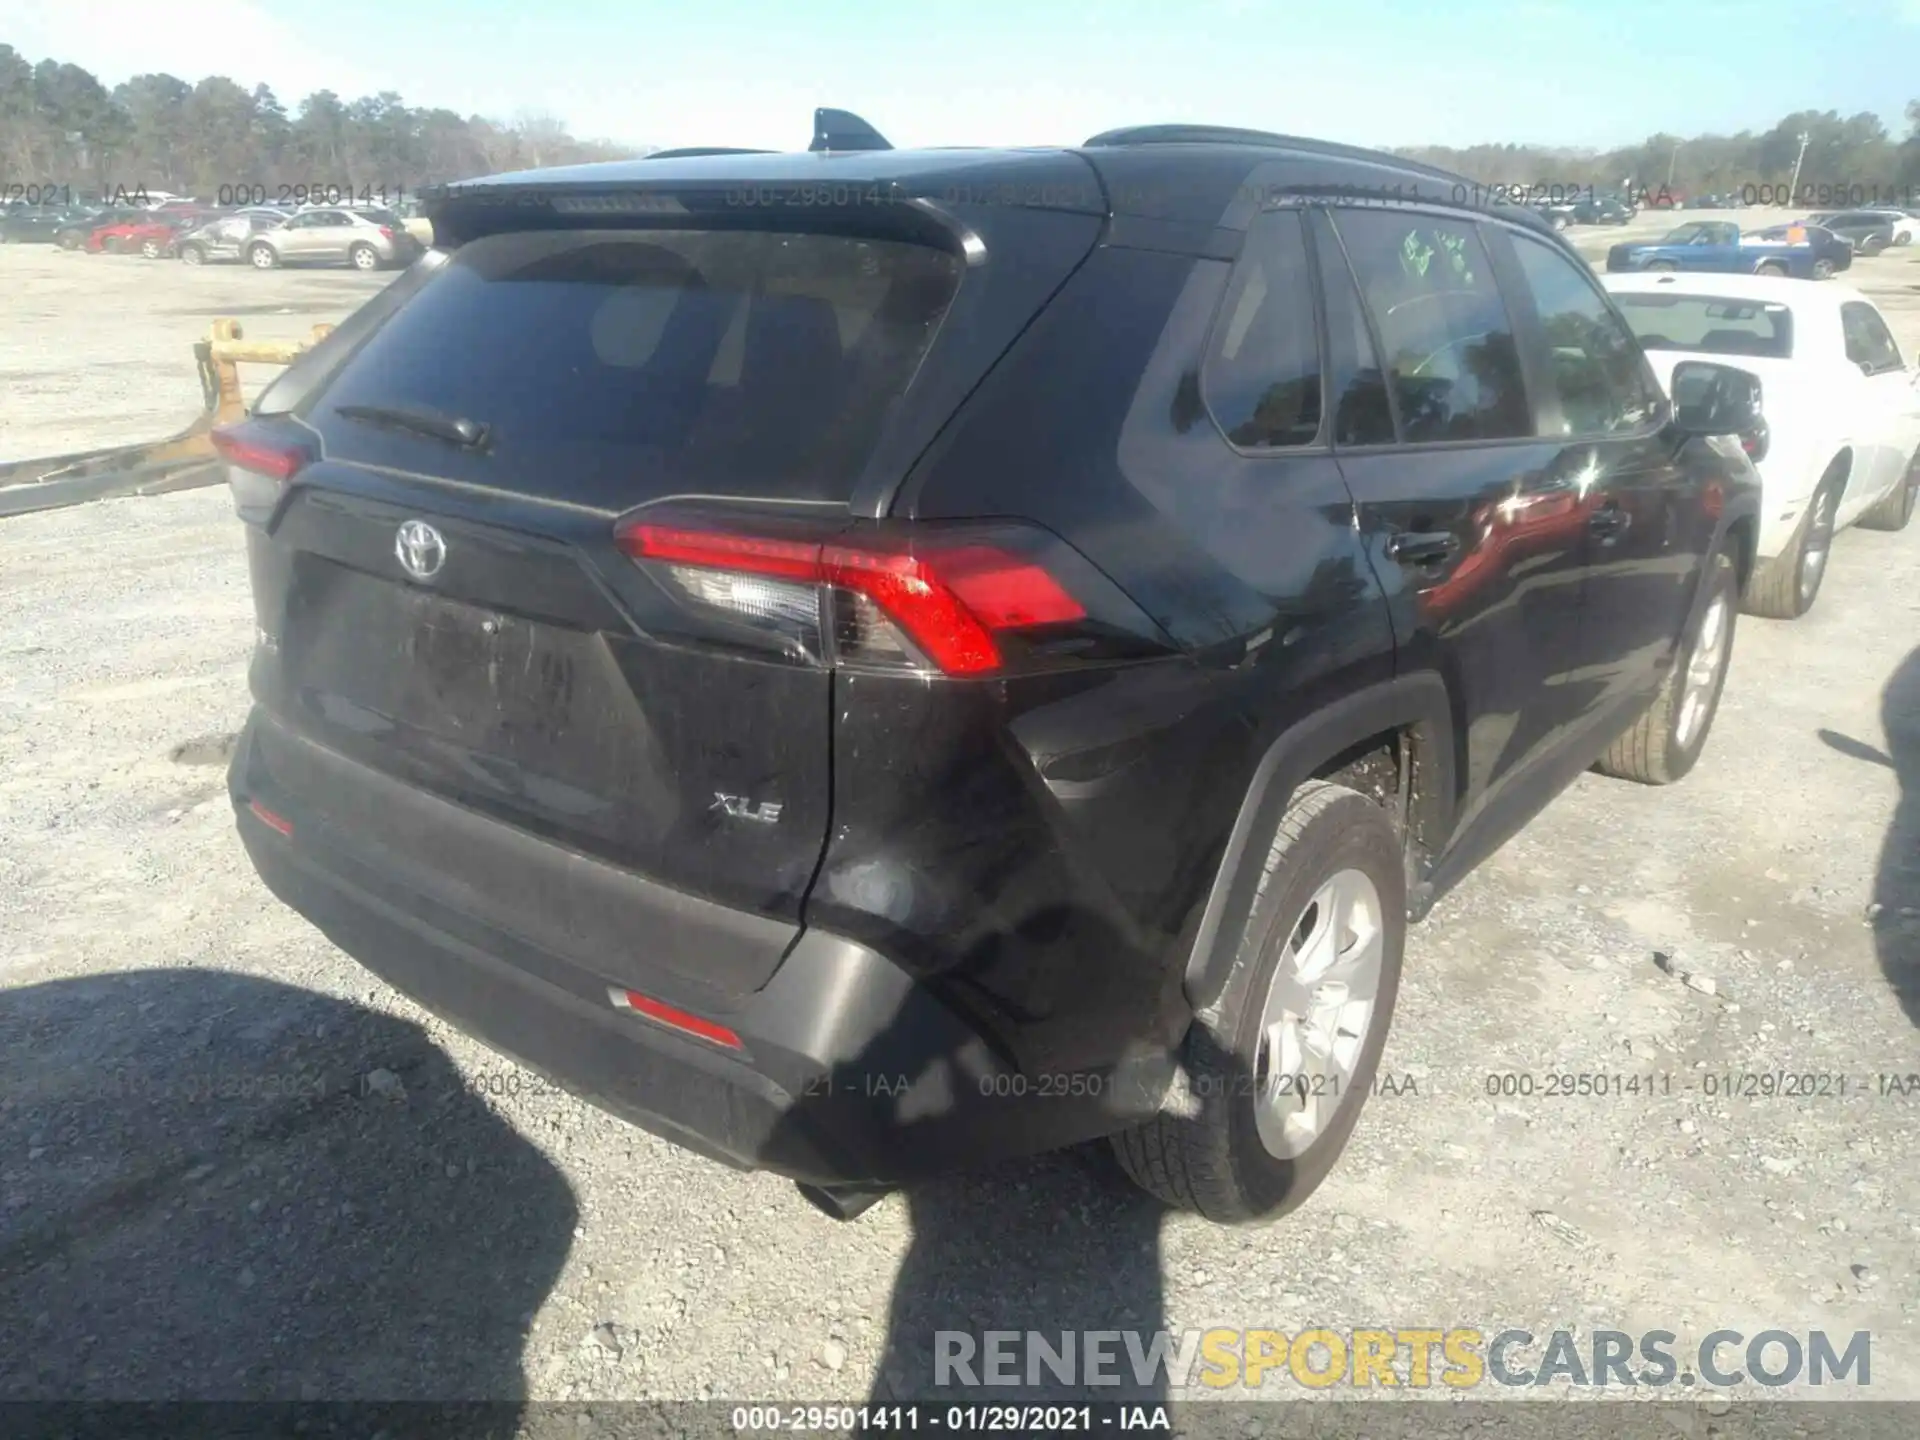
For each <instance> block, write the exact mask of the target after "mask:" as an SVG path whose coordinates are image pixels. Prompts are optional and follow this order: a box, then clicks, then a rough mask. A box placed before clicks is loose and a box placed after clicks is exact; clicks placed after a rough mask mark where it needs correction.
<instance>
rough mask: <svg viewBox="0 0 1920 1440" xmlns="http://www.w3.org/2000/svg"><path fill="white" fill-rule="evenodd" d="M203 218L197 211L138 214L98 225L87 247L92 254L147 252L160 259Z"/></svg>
mask: <svg viewBox="0 0 1920 1440" xmlns="http://www.w3.org/2000/svg"><path fill="white" fill-rule="evenodd" d="M198 221H199V215H198V213H197V212H192V211H185V210H176V211H173V212H171V213H168V214H164V215H148V216H144V217H142V216H136V217H133V218H130V219H125V220H117V221H114V222H113V223H112V224H108V225H101V226H97V227H96V228H95V229H94V230H93V231H92V233H91V234H89V235H88V236H87V241H86V248H87V250H88V251H90V252H92V253H95V254H97V253H99V252H101V251H105V252H106V253H107V254H110V255H144V256H146V257H147V258H148V259H149V260H157V259H159V258H160V257H161V256H163V255H165V254H167V253H168V251H169V250H170V248H171V247H172V245H173V242H174V240H175V238H176V237H177V236H178V235H179V234H180V232H181V231H182V230H184V229H188V228H190V227H192V226H194V225H195V224H197V223H198Z"/></svg>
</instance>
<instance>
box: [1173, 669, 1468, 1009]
mask: <svg viewBox="0 0 1920 1440" xmlns="http://www.w3.org/2000/svg"><path fill="white" fill-rule="evenodd" d="M1389 731H1403V732H1405V731H1410V732H1412V734H1413V736H1414V743H1415V745H1416V747H1417V750H1416V753H1417V755H1418V759H1419V764H1420V765H1421V767H1422V769H1423V773H1422V777H1421V778H1422V783H1421V785H1420V787H1419V790H1418V792H1417V795H1416V797H1415V802H1414V803H1415V804H1416V805H1417V806H1418V807H1419V813H1418V814H1417V815H1410V816H1407V817H1405V818H1406V820H1407V821H1408V824H1407V831H1408V837H1407V844H1408V846H1409V850H1408V853H1409V855H1413V854H1416V853H1418V851H1417V848H1416V847H1414V846H1413V842H1412V836H1413V835H1415V834H1419V835H1424V836H1426V837H1428V839H1429V840H1430V841H1431V842H1432V848H1434V849H1436V850H1437V849H1438V847H1439V846H1440V845H1442V844H1444V842H1445V840H1446V838H1447V837H1448V835H1449V834H1450V833H1451V828H1452V823H1453V807H1454V795H1455V787H1454V736H1453V720H1452V706H1451V699H1450V696H1449V694H1448V691H1447V686H1446V682H1445V681H1444V680H1442V679H1441V678H1440V676H1439V675H1438V674H1437V673H1435V672H1434V671H1431V670H1422V671H1416V672H1414V673H1411V674H1407V675H1399V676H1396V677H1394V678H1393V679H1392V680H1386V681H1382V682H1380V683H1379V684H1376V685H1370V686H1367V687H1366V688H1365V689H1361V690H1357V691H1355V692H1354V693H1353V694H1351V695H1347V696H1344V697H1342V698H1341V699H1339V700H1336V701H1334V702H1333V703H1332V704H1331V705H1328V706H1327V707H1326V708H1325V709H1323V710H1319V711H1317V712H1315V713H1314V714H1312V715H1310V716H1308V717H1306V718H1305V719H1303V720H1301V721H1299V722H1298V723H1297V724H1295V725H1292V726H1290V727H1289V728H1288V729H1286V730H1284V731H1282V732H1281V733H1280V734H1279V735H1278V736H1277V737H1276V738H1275V739H1274V740H1273V741H1272V743H1271V744H1269V745H1268V747H1267V750H1266V753H1265V754H1264V755H1262V756H1261V759H1260V763H1259V765H1257V766H1256V767H1255V769H1254V772H1253V779H1252V781H1251V783H1250V784H1249V785H1248V787H1247V793H1246V796H1245V798H1244V799H1242V801H1241V803H1240V812H1239V814H1238V815H1237V816H1236V817H1235V818H1234V823H1233V829H1232V831H1231V833H1230V834H1229V835H1228V837H1227V843H1226V846H1225V848H1224V849H1223V851H1222V852H1221V856H1220V864H1219V867H1218V869H1217V870H1216V871H1215V873H1214V878H1213V884H1212V887H1211V888H1210V889H1209V891H1208V893H1207V898H1206V904H1205V906H1204V907H1203V909H1202V910H1201V913H1200V922H1199V925H1198V928H1197V929H1196V930H1195V932H1194V939H1193V944H1192V947H1191V949H1190V950H1189V951H1188V953H1187V961H1186V971H1185V975H1184V977H1183V980H1182V986H1183V989H1184V990H1185V992H1186V997H1187V1001H1188V1003H1189V1004H1190V1005H1191V1006H1192V1007H1193V1008H1194V1009H1195V1010H1196V1011H1198V1010H1203V1009H1205V1008H1206V1007H1207V1006H1208V1005H1211V1004H1212V1003H1214V1002H1215V1001H1216V1000H1218V999H1219V997H1220V994H1221V992H1222V991H1223V990H1224V989H1225V987H1226V982H1227V977H1228V975H1229V973H1230V972H1231V970H1232V968H1233V961H1234V956H1235V955H1236V953H1237V952H1238V950H1239V932H1240V927H1241V925H1242V924H1243V923H1244V920H1245V917H1246V916H1247V915H1249V914H1251V913H1252V910H1253V904H1254V900H1255V898H1256V897H1257V896H1258V894H1259V884H1260V877H1261V874H1262V871H1263V869H1264V866H1265V863H1266V857H1267V842H1268V840H1269V839H1270V837H1271V836H1272V835H1273V833H1274V831H1275V830H1276V829H1277V828H1278V827H1279V824H1280V819H1281V817H1282V816H1283V815H1284V814H1285V813H1286V809H1287V806H1288V804H1289V803H1290V802H1291V801H1292V799H1293V795H1294V792H1295V791H1297V790H1298V789H1299V788H1300V786H1301V785H1303V784H1304V783H1306V781H1308V780H1310V779H1311V778H1313V776H1314V774H1315V772H1316V771H1317V770H1319V769H1320V768H1321V767H1322V766H1324V765H1326V764H1328V763H1329V762H1331V761H1332V760H1334V759H1335V758H1337V757H1338V756H1340V755H1341V754H1342V753H1343V752H1345V751H1347V750H1350V749H1352V748H1353V745H1354V742H1355V741H1356V740H1357V739H1362V738H1364V737H1366V736H1369V735H1378V734H1382V733H1384V732H1389ZM1396 818H1397V817H1396ZM1429 858H1430V857H1429ZM1422 863H1426V861H1423V862H1422ZM1420 878H1421V877H1420V876H1416V875H1410V876H1409V877H1408V879H1409V887H1408V888H1409V891H1410V892H1411V891H1412V889H1413V883H1412V882H1415V881H1417V880H1418V879H1420Z"/></svg>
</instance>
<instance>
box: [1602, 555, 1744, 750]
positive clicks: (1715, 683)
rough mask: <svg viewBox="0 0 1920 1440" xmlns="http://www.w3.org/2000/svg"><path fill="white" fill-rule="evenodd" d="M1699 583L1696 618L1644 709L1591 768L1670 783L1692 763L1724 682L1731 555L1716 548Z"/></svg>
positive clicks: (1736, 603)
mask: <svg viewBox="0 0 1920 1440" xmlns="http://www.w3.org/2000/svg"><path fill="white" fill-rule="evenodd" d="M1701 584H1702V585H1703V586H1704V587H1705V590H1706V593H1705V594H1704V595H1703V596H1702V597H1701V603H1700V618H1699V620H1698V621H1697V622H1695V623H1693V624H1692V625H1691V627H1690V629H1689V633H1688V634H1687V635H1686V637H1685V643H1684V644H1682V645H1681V646H1680V653H1679V654H1677V655H1675V656H1674V659H1673V668H1672V669H1671V670H1669V671H1668V672H1667V677H1666V679H1665V680H1663V681H1661V683H1660V691H1659V693H1658V694H1657V695H1655V696H1654V698H1653V703H1652V704H1651V705H1649V706H1648V707H1647V710H1646V713H1645V714H1644V715H1642V716H1641V717H1640V718H1639V719H1638V720H1637V721H1635V722H1634V724H1633V726H1632V728H1631V729H1629V730H1628V731H1627V732H1626V733H1625V734H1623V735H1621V736H1620V738H1619V739H1617V740H1615V741H1614V742H1613V744H1612V745H1610V746H1608V747H1607V752H1606V754H1604V755H1602V756H1601V757H1600V759H1599V761H1598V766H1597V768H1598V769H1599V770H1600V772H1601V773H1602V774H1605V775H1612V776H1614V777H1615V778H1617V779H1621V780H1637V781H1638V782H1639V783H1640V784H1642V785H1671V784H1672V783H1673V782H1674V781H1676V780H1678V779H1680V778H1682V777H1683V776H1684V775H1685V774H1686V773H1687V772H1688V771H1689V770H1691V769H1693V766H1694V762H1695V761H1697V760H1699V758H1700V753H1701V751H1703V750H1705V749H1706V746H1707V736H1708V734H1709V733H1711V731H1712V730H1713V717H1714V715H1715V713H1716V712H1718V710H1719V708H1720V692H1721V690H1722V689H1724V688H1725V686H1726V683H1727V657H1728V656H1729V655H1730V654H1731V653H1732V651H1733V629H1734V624H1733V622H1734V617H1735V615H1737V614H1738V613H1739V610H1740V596H1739V594H1738V590H1739V586H1738V582H1737V579H1736V576H1735V573H1734V565H1733V557H1732V556H1731V555H1729V554H1727V553H1726V552H1725V551H1724V550H1716V551H1715V552H1714V553H1713V554H1712V556H1710V557H1709V558H1708V560H1707V573H1706V575H1705V576H1704V577H1703V578H1702V580H1701ZM1696 662H1697V663H1696Z"/></svg>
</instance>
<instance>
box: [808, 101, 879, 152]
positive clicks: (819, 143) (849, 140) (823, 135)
mask: <svg viewBox="0 0 1920 1440" xmlns="http://www.w3.org/2000/svg"><path fill="white" fill-rule="evenodd" d="M807 148H808V149H809V150H891V149H893V146H892V145H891V144H890V143H888V141H887V137H886V136H884V135H882V134H881V133H880V132H879V131H878V130H876V129H874V128H873V126H871V125H869V124H868V123H867V122H866V121H864V120H862V119H861V118H860V117H859V116H858V115H856V114H854V113H853V112H852V111H851V110H827V109H820V110H816V111H814V112H813V144H811V145H809V146H808V147H807Z"/></svg>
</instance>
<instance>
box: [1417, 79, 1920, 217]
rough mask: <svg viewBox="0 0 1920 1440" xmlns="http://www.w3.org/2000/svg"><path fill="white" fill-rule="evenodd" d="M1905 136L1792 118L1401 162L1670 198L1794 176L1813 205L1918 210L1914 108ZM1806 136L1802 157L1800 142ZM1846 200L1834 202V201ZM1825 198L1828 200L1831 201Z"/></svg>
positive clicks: (1768, 187) (1856, 123)
mask: <svg viewBox="0 0 1920 1440" xmlns="http://www.w3.org/2000/svg"><path fill="white" fill-rule="evenodd" d="M1906 121H1907V133H1906V135H1904V136H1900V137H1895V136H1893V135H1891V134H1889V133H1888V130H1887V127H1886V125H1885V123H1884V122H1882V120H1881V119H1880V117H1879V116H1878V115H1874V114H1872V113H1870V112H1864V111H1863V112H1862V113H1860V114H1857V115H1851V116H1842V115H1840V114H1839V112H1837V111H1833V110H1800V111H1795V112H1794V113H1793V114H1791V115H1788V116H1786V117H1785V118H1784V119H1782V120H1781V121H1780V122H1779V123H1778V124H1776V125H1774V126H1773V127H1772V128H1771V129H1768V130H1764V131H1759V132H1755V131H1750V130H1748V131H1742V132H1740V133H1739V134H1738V135H1694V136H1690V137H1683V136H1679V135H1668V134H1664V133H1662V134H1655V135H1649V136H1648V137H1647V138H1646V139H1645V140H1642V141H1641V142H1640V143H1639V144H1637V145H1625V146H1622V147H1620V148H1619V149H1616V150H1605V151H1599V150H1565V149H1549V148H1544V147H1541V146H1534V145H1474V146H1470V147H1468V148H1466V149H1463V150H1461V149H1446V148H1444V147H1439V146H1421V147H1412V148H1405V149H1402V150H1401V151H1400V153H1401V154H1403V155H1406V156H1408V157H1409V158H1411V159H1416V160H1423V161H1425V162H1427V163H1428V164H1431V165H1439V166H1442V167H1444V168H1446V169H1448V170H1453V171H1456V172H1458V173H1460V174H1462V175H1466V176H1468V177H1469V178H1471V179H1474V180H1479V181H1482V182H1485V183H1488V184H1504V185H1518V186H1546V187H1551V186H1554V185H1558V186H1561V187H1563V188H1569V187H1571V188H1581V189H1584V187H1588V186H1591V187H1592V188H1593V189H1594V190H1595V191H1612V190H1627V189H1631V190H1633V191H1635V192H1639V191H1643V190H1644V191H1651V192H1658V191H1660V190H1662V189H1665V190H1667V191H1668V192H1669V193H1671V194H1674V195H1709V194H1714V195H1725V194H1728V193H1735V194H1738V193H1740V192H1742V191H1746V192H1747V194H1748V197H1749V198H1750V199H1751V198H1752V196H1753V194H1754V193H1755V192H1759V193H1761V194H1769V193H1774V192H1777V191H1779V190H1781V189H1783V188H1784V187H1785V186H1787V185H1788V184H1789V183H1792V182H1793V181H1794V172H1795V168H1796V163H1797V165H1798V170H1799V176H1798V182H1797V189H1796V190H1795V191H1794V193H1795V194H1796V195H1810V194H1811V195H1818V196H1821V197H1823V198H1821V199H1820V201H1819V203H1820V204H1821V205H1823V206H1824V205H1828V204H1829V203H1830V204H1831V205H1832V206H1833V207H1834V208H1844V207H1846V206H1848V205H1863V204H1865V205H1871V204H1874V203H1875V202H1876V200H1877V201H1878V202H1879V203H1883V204H1884V203H1889V202H1890V201H1892V199H1893V197H1895V196H1903V197H1906V198H1904V199H1902V200H1900V201H1899V202H1898V203H1901V204H1903V205H1920V100H1915V101H1912V102H1910V103H1909V104H1908V106H1907V112H1906ZM1803 136H1804V137H1805V141H1806V144H1805V153H1804V155H1803V154H1802V148H1801V137H1803ZM1843 193H1844V194H1846V195H1849V196H1852V197H1853V198H1851V199H1843V198H1837V197H1839V196H1841V195H1842V194H1843ZM1826 197H1833V198H1831V199H1829V198H1826Z"/></svg>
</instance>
